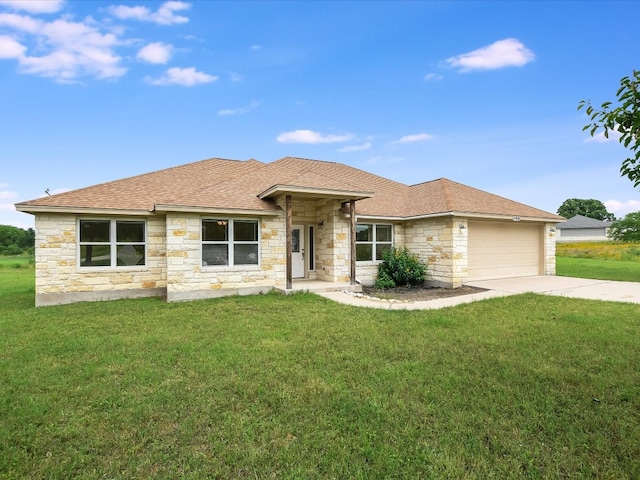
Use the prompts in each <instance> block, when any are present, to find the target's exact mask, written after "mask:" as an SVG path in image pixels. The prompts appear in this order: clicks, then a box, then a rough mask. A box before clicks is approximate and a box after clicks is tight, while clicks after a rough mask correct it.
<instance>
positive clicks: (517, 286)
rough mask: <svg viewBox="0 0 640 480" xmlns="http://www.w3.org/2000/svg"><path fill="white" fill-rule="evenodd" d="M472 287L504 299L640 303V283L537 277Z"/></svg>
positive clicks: (486, 281)
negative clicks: (527, 296) (528, 295)
mask: <svg viewBox="0 0 640 480" xmlns="http://www.w3.org/2000/svg"><path fill="white" fill-rule="evenodd" d="M639 280H640V279H639ZM469 285H472V286H474V287H480V288H487V289H489V290H491V291H493V292H496V293H498V292H501V293H504V294H505V295H512V294H516V293H525V292H534V293H540V294H543V295H556V296H560V297H572V298H587V299H593V300H608V301H612V302H632V303H640V282H638V283H636V282H614V281H610V280H593V279H588V278H571V277H558V276H552V275H541V276H537V277H519V278H507V279H501V280H483V281H480V282H470V283H469Z"/></svg>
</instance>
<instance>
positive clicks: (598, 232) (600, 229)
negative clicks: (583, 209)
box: [556, 215, 612, 242]
mask: <svg viewBox="0 0 640 480" xmlns="http://www.w3.org/2000/svg"><path fill="white" fill-rule="evenodd" d="M611 223H612V222H607V221H604V220H596V219H595V218H589V217H585V216H584V215H576V216H574V217H571V218H569V219H568V220H567V221H566V222H565V223H559V224H558V225H556V229H557V232H558V234H557V236H556V241H558V242H589V241H591V242H596V241H605V240H610V238H609V235H608V232H609V227H611Z"/></svg>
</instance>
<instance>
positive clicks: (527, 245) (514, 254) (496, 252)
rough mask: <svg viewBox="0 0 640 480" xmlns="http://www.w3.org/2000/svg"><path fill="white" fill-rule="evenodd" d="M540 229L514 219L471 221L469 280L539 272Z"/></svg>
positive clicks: (469, 229)
mask: <svg viewBox="0 0 640 480" xmlns="http://www.w3.org/2000/svg"><path fill="white" fill-rule="evenodd" d="M540 228H541V227H540V226H538V225H534V224H529V225H528V224H514V223H512V222H509V223H507V222H503V223H499V222H469V228H468V232H469V233H468V235H469V243H468V252H469V257H468V268H467V270H468V280H489V279H495V278H509V277H519V276H528V275H538V274H539V273H540V261H541V260H540V259H541V255H540V249H541V241H540V232H541V229H540Z"/></svg>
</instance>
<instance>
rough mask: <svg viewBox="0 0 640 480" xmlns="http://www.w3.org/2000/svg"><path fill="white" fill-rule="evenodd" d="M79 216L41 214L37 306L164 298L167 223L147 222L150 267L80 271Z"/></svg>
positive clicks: (37, 219) (37, 221)
mask: <svg viewBox="0 0 640 480" xmlns="http://www.w3.org/2000/svg"><path fill="white" fill-rule="evenodd" d="M79 218H87V217H80V216H77V215H57V214H56V215H51V214H38V215H36V216H35V232H36V258H35V276H36V306H45V305H57V304H63V303H73V302H80V301H96V300H112V299H117V298H133V297H146V296H164V295H165V292H166V278H167V269H166V258H165V222H164V218H163V217H155V216H154V217H148V218H147V264H146V265H145V266H132V267H118V268H113V267H95V268H82V269H81V268H79V265H78V246H77V232H76V230H77V226H78V219H79ZM99 218H105V219H106V218H108V217H99Z"/></svg>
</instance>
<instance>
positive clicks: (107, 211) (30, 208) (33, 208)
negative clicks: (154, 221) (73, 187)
mask: <svg viewBox="0 0 640 480" xmlns="http://www.w3.org/2000/svg"><path fill="white" fill-rule="evenodd" d="M15 207H16V210H17V211H18V212H23V213H30V214H36V213H70V214H74V215H78V214H80V215H127V216H148V215H154V212H152V211H150V210H138V209H121V210H120V209H114V208H95V207H52V206H48V205H24V204H19V203H16V205H15Z"/></svg>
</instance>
